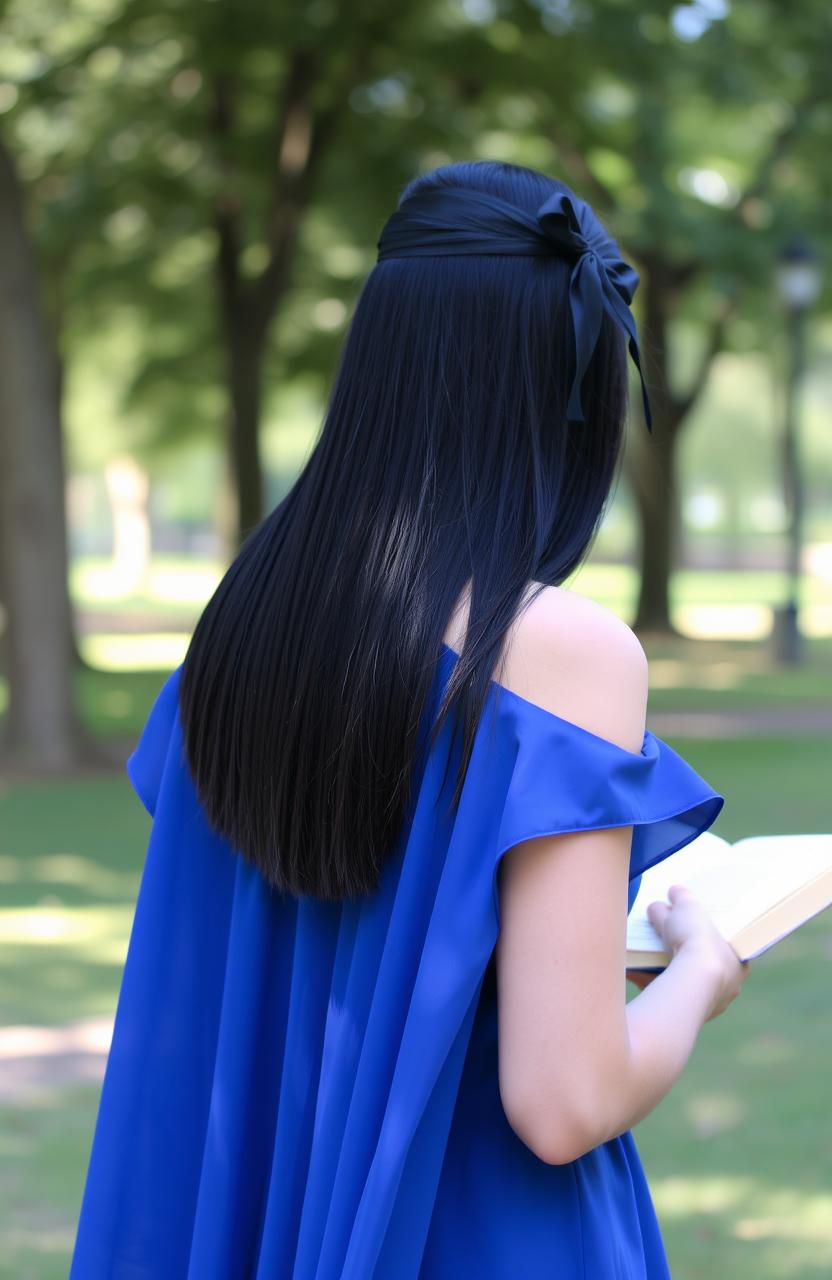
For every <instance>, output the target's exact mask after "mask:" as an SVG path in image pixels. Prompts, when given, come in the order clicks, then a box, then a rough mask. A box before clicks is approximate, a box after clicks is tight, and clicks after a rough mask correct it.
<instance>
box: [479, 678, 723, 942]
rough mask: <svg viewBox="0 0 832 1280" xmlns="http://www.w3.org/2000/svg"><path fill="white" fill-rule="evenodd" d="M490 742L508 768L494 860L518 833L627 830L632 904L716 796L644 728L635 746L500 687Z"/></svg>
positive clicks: (709, 816)
mask: <svg viewBox="0 0 832 1280" xmlns="http://www.w3.org/2000/svg"><path fill="white" fill-rule="evenodd" d="M499 698H500V702H501V707H500V709H499V711H498V713H497V714H498V719H499V724H500V730H501V732H499V733H498V734H497V736H496V743H497V745H498V747H499V749H500V751H501V752H502V753H504V756H505V759H504V764H503V767H504V768H506V769H507V770H510V775H509V779H508V782H507V785H506V789H505V801H504V806H503V812H502V817H501V821H500V827H499V837H498V841H497V850H496V859H495V865H494V884H493V888H494V893H493V902H494V912H495V916H496V919H497V923H498V927H499V900H498V891H497V872H498V869H499V864H500V861H501V859H502V857H503V856H504V854H505V853H506V852H507V851H508V850H509V849H510V848H512V846H514V845H516V844H519V843H520V842H521V841H523V840H529V839H532V838H533V837H535V836H543V835H559V834H564V833H566V832H572V831H591V830H602V829H603V828H606V827H622V826H632V827H633V839H632V846H631V853H630V876H629V878H630V894H629V905H630V906H632V904H633V902H634V901H635V896H636V893H637V891H638V884H639V881H640V877H641V874H642V872H644V871H646V870H647V868H648V867H652V866H653V865H654V864H655V863H657V862H661V861H662V859H663V858H667V857H669V856H670V854H672V853H675V852H676V850H677V849H681V848H682V847H683V846H684V845H686V844H689V843H690V841H691V840H693V839H695V837H696V836H698V835H699V834H700V833H701V832H703V831H705V830H706V829H707V828H708V827H710V826H711V825H712V824H713V822H714V821H715V820H716V818H717V816H718V814H719V813H720V811H721V809H722V807H723V805H724V803H725V798H724V796H723V795H721V794H720V793H719V792H718V791H716V790H715V789H714V787H713V786H712V785H711V784H710V783H709V782H708V781H707V780H706V779H705V778H703V777H702V776H701V775H700V774H699V773H697V771H696V770H695V769H694V768H693V767H692V765H690V764H689V763H688V762H687V760H685V759H684V758H683V757H682V756H680V755H679V754H678V752H676V751H674V750H673V748H672V747H671V746H669V745H668V743H666V742H664V741H663V740H662V739H661V738H659V737H657V736H656V735H655V734H654V733H652V732H651V731H650V730H649V729H648V730H646V731H645V733H644V738H643V742H642V747H641V750H640V751H639V752H634V751H627V750H625V749H624V748H622V747H619V746H618V745H617V744H616V743H614V742H610V741H609V740H608V739H606V738H603V737H600V736H599V735H597V734H594V733H591V732H590V731H589V730H588V729H584V728H583V727H581V726H580V725H577V724H574V723H573V722H572V721H570V720H565V719H562V718H561V717H560V716H556V715H554V714H552V713H551V712H549V711H547V710H545V709H544V708H542V707H538V706H536V705H535V704H534V703H531V702H527V701H526V700H525V699H524V698H521V697H519V696H518V695H517V694H514V693H513V692H512V691H511V690H508V689H503V688H500V690H499Z"/></svg>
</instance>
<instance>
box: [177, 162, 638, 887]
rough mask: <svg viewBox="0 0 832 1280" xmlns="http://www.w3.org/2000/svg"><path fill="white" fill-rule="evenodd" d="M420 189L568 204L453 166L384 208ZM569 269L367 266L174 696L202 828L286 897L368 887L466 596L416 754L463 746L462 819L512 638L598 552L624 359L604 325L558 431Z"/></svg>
mask: <svg viewBox="0 0 832 1280" xmlns="http://www.w3.org/2000/svg"><path fill="white" fill-rule="evenodd" d="M435 185H436V186H438V185H448V186H460V187H465V188H471V189H473V190H477V191H483V192H487V193H490V194H493V195H497V196H500V197H501V198H502V199H504V200H507V201H510V202H512V203H514V204H515V205H516V206H518V207H520V208H522V209H523V210H525V211H527V212H531V213H534V211H535V210H536V209H537V208H538V207H539V206H540V205H541V203H542V202H543V201H544V200H545V199H546V198H547V197H548V196H549V195H551V194H552V193H554V192H557V191H568V190H569V188H568V187H566V186H565V184H563V183H561V182H558V181H557V180H555V179H553V178H550V177H547V176H546V175H544V174H542V173H538V172H536V171H535V170H531V169H527V168H523V167H520V166H517V165H511V164H504V163H498V162H491V161H479V162H465V163H458V164H448V165H443V166H441V167H440V168H437V169H434V170H432V171H431V172H429V173H425V174H422V175H420V176H419V177H417V178H415V179H414V180H413V181H412V182H410V183H409V184H408V185H407V186H406V187H405V188H404V191H403V192H402V193H401V196H400V200H399V203H401V202H402V201H403V200H405V199H406V198H407V197H408V195H410V194H411V193H413V192H415V191H418V190H423V189H425V188H429V187H432V186H435ZM570 269H571V264H570V262H569V261H568V260H567V259H566V258H565V257H563V256H560V255H554V254H553V255H552V256H546V257H518V256H505V257H504V256H502V255H496V256H467V257H453V256H449V257H411V258H407V259H399V258H387V259H385V260H383V261H381V262H378V263H376V265H375V266H374V267H373V269H372V270H371V271H370V273H369V275H368V277H367V279H366V281H365V282H364V285H363V288H362V290H361V293H360V296H359V298H358V301H357V304H356V306H355V310H354V314H353V316H352V319H351V323H350V325H349V329H348V332H347V335H346V338H345V341H344V344H343V348H342V351H341V355H340V359H339V364H338V368H337V371H336V376H335V380H334V384H333V387H332V392H331V396H330V399H329V403H328V407H327V410H326V414H325V418H324V422H323V427H322V430H321V433H320V436H319V438H318V440H317V442H316V445H315V448H314V450H313V452H312V454H311V456H310V458H309V461H308V462H307V464H306V465H305V467H304V468H303V470H302V471H301V473H300V475H299V476H298V478H297V480H296V481H295V483H294V485H293V487H292V488H291V490H290V491H289V493H288V494H287V496H286V497H285V499H284V500H283V501H282V502H281V503H280V504H279V505H278V506H277V507H276V508H275V510H274V511H273V512H272V513H271V514H270V515H269V516H267V517H266V519H264V520H263V521H262V522H261V523H260V524H259V525H258V526H257V528H256V529H254V530H253V532H252V533H251V534H250V535H249V537H248V538H247V540H246V541H245V543H244V545H243V546H242V549H241V550H240V552H239V554H238V555H237V557H236V559H235V560H234V562H233V563H232V565H231V566H230V568H229V569H228V571H227V573H226V574H225V576H224V577H223V579H222V581H221V582H220V584H219V586H218V587H217V590H216V592H215V593H214V595H213V597H212V598H211V600H210V601H209V603H208V605H207V606H206V608H205V610H204V612H203V614H202V616H201V618H200V619H199V622H198V624H197V626H196V629H195V631H194V634H193V638H192V640H191V643H190V647H189V649H188V653H187V656H186V658H185V662H184V668H183V672H182V679H181V685H180V712H181V717H182V724H183V730H184V740H185V751H186V757H187V760H188V763H189V767H190V770H191V773H192V776H193V779H194V784H195V787H196V790H197V794H198V797H199V799H200V801H201V803H202V805H203V807H204V809H205V813H206V816H207V818H208V821H209V822H210V823H211V825H212V826H213V828H214V829H215V830H217V831H218V832H220V833H221V834H222V835H224V836H225V837H227V839H228V840H229V841H230V842H231V843H232V845H233V846H234V847H235V848H236V850H237V851H238V852H239V853H240V854H241V855H242V856H244V857H246V858H248V859H250V860H252V861H253V862H254V863H255V864H256V865H257V866H258V867H259V869H260V871H261V872H262V874H263V876H264V877H265V878H266V880H267V881H268V882H269V883H270V884H271V885H272V886H274V888H276V889H277V890H279V891H282V892H290V893H293V894H298V895H302V894H310V895H314V896H316V897H319V898H325V899H342V898H345V897H353V896H356V895H360V894H365V893H369V892H372V891H373V890H374V889H375V888H377V886H378V880H379V876H380V873H381V870H382V867H383V864H384V862H385V860H386V858H387V857H388V856H389V855H390V854H391V853H392V852H393V849H394V846H395V844H396V840H397V837H398V835H399V834H400V831H401V828H402V825H403V822H404V820H405V817H406V814H407V811H408V806H409V803H410V797H411V772H412V768H413V765H414V760H415V755H416V750H417V746H418V740H419V727H420V723H421V719H422V716H423V713H424V710H425V707H426V705H427V700H428V695H429V693H430V691H431V686H432V682H433V680H434V678H435V672H436V664H437V661H438V659H439V654H440V651H441V646H442V642H443V638H444V635H445V631H446V628H447V625H448V622H449V619H450V617H451V614H452V612H453V609H454V606H455V604H456V603H457V601H458V600H459V598H460V595H461V592H462V591H463V588H464V587H465V586H466V584H470V595H469V619H468V626H467V633H466V636H465V641H464V644H463V645H462V646H461V650H460V655H459V658H458V659H457V660H456V661H455V662H454V664H453V668H452V671H451V675H450V678H449V680H448V684H447V688H446V693H445V697H444V698H443V700H442V702H441V705H440V707H439V709H438V715H437V717H436V719H435V722H434V724H433V726H432V734H431V742H433V741H435V739H436V735H437V734H438V732H439V730H440V728H441V725H442V723H443V722H444V720H445V718H446V717H447V716H448V715H453V717H454V720H453V721H452V723H453V725H454V732H455V733H456V732H457V731H459V729H460V728H461V733H462V750H461V754H460V758H459V767H458V771H457V775H456V780H455V788H454V793H453V800H452V804H453V806H454V807H455V806H456V805H457V804H458V802H459V796H460V792H461V788H462V784H463V781H464V776H465V770H466V767H467V764H468V760H469V757H470V751H471V747H472V745H473V740H474V736H475V733H476V728H477V724H478V722H479V719H480V716H481V713H482V710H483V705H484V702H485V699H486V697H487V695H488V692H489V688H490V685H491V682H492V678H493V673H494V670H495V666H496V664H497V662H498V659H499V658H500V655H501V651H502V648H503V643H504V638H505V636H506V633H507V631H508V629H509V627H510V626H511V625H512V623H513V622H514V620H515V619H516V617H517V616H518V614H519V612H521V608H525V607H527V606H528V604H529V603H531V600H532V599H534V598H535V596H536V595H537V594H538V592H539V591H541V590H543V588H544V587H545V586H547V585H558V584H559V583H561V582H562V581H563V580H564V579H566V578H567V577H569V575H570V574H572V573H573V571H574V570H575V569H576V568H577V567H578V566H579V564H580V563H581V562H582V560H583V559H584V557H585V556H586V554H587V552H588V551H589V549H590V547H591V545H592V542H593V541H594V538H595V535H596V533H597V530H598V528H599V526H600V523H601V519H602V517H603V514H604V511H605V509H606V505H607V502H608V499H609V496H610V494H611V492H612V491H613V487H614V482H616V481H617V477H618V471H619V464H620V459H621V452H622V442H623V429H624V422H625V418H626V413H627V390H628V384H627V366H626V346H625V341H624V338H623V336H622V333H621V331H620V330H619V329H618V328H617V327H616V326H615V325H614V324H613V322H612V321H611V320H610V319H609V317H608V316H607V315H606V314H605V315H604V318H603V327H602V331H601V336H600V339H599V341H598V344H597V346H596V348H595V353H594V356H593V358H592V361H591V363H590V365H589V368H588V370H587V373H586V376H585V378H584V380H583V384H582V399H583V404H584V409H585V413H586V421H585V422H581V423H569V422H567V417H566V402H567V395H568V389H569V385H570V380H571V366H572V361H573V356H572V351H573V344H574V338H573V332H572V327H571V319H570V314H569V306H568V287H569V275H570ZM530 586H531V587H532V588H533V590H532V592H531V595H529V594H528V588H529V587H530Z"/></svg>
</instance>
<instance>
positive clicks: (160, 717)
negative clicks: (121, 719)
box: [126, 668, 181, 817]
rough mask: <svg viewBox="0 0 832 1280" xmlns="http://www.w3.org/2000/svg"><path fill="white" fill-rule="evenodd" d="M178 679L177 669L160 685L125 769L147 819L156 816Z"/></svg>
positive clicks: (178, 670) (172, 722)
mask: <svg viewBox="0 0 832 1280" xmlns="http://www.w3.org/2000/svg"><path fill="white" fill-rule="evenodd" d="M180 676H181V668H178V669H177V670H176V671H174V672H173V674H172V675H171V676H170V677H169V678H168V679H167V680H166V681H165V683H164V684H163V686H162V688H161V690H160V692H159V694H158V696H157V698H156V701H155V702H154V704H153V707H152V708H151V711H150V715H149V716H148V718H147V720H146V722H145V725H144V728H143V729H142V732H141V736H140V738H139V741H138V743H137V744H136V748H135V750H134V751H133V753H132V755H131V756H130V757H129V759H128V761H127V765H126V768H127V776H128V777H129V779H130V781H131V783H132V784H133V790H134V791H135V792H136V795H137V796H138V797H139V799H140V800H141V802H142V804H143V805H144V807H145V809H147V812H148V813H149V814H150V816H151V817H154V816H155V813H156V805H157V802H158V799H159V791H160V789H161V786H162V777H163V775H164V771H165V767H166V764H167V759H168V752H169V748H170V744H171V742H172V738H173V728H174V724H175V722H176V712H177V700H178V697H179V680H180Z"/></svg>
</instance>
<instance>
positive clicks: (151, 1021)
mask: <svg viewBox="0 0 832 1280" xmlns="http://www.w3.org/2000/svg"><path fill="white" fill-rule="evenodd" d="M456 659H457V655H456V654H455V652H454V651H453V650H451V649H449V648H447V646H443V648H442V651H441V655H440V658H439V662H438V666H437V672H436V678H435V681H434V685H433V689H432V692H431V702H430V706H429V707H428V709H427V711H426V715H425V717H424V719H423V725H422V730H421V738H420V748H419V752H418V755H417V761H416V764H415V766H414V768H415V776H414V787H413V799H412V803H411V808H410V812H409V814H408V816H407V820H406V823H405V826H404V828H403V831H402V834H401V837H400V840H399V841H398V843H397V846H396V849H395V850H394V853H393V855H392V856H391V858H390V860H389V861H388V863H387V864H386V866H385V870H384V874H383V877H382V882H381V885H380V887H379V889H378V891H377V892H376V893H374V894H373V895H372V896H367V897H365V898H363V899H357V900H354V901H351V902H344V903H326V902H320V901H317V900H315V899H312V898H309V897H301V898H295V897H293V896H291V895H280V894H278V893H276V892H274V891H273V890H270V889H269V888H268V886H267V885H266V884H265V882H264V881H263V879H262V877H261V875H260V873H259V872H258V871H257V870H256V869H255V868H254V867H252V866H251V865H250V864H249V863H247V862H245V861H244V860H243V859H242V858H241V857H240V856H239V855H238V854H236V853H235V851H234V850H233V849H232V848H231V847H230V846H229V845H228V844H227V843H226V842H225V841H224V840H223V839H221V838H220V837H218V836H217V835H215V834H214V833H212V832H211V830H210V829H209V828H208V826H207V823H206V821H205V818H204V814H203V811H202V809H201V806H200V804H199V802H198V800H197V798H196V795H195V792H194V789H193V786H192V783H191V779H190V775H189V772H188V769H187V767H186V764H185V762H184V758H183V750H182V731H181V726H180V722H179V717H178V711H177V691H178V683H179V672H175V673H174V674H173V675H172V676H171V677H170V678H169V679H168V681H167V682H166V684H165V685H164V687H163V688H162V691H161V693H160V694H159V697H158V699H157V701H156V704H155V706H154V707H153V710H152V712H151V714H150V716H149V718H148V721H147V724H146V726H145V728H144V731H143V733H142V735H141V738H140V741H139V743H138V746H137V748H136V750H135V752H134V754H133V755H132V756H131V758H130V761H129V762H128V772H129V775H130V778H131V780H132V782H133V785H134V787H135V789H136V791H137V793H138V795H139V796H140V798H141V800H142V801H143V803H144V805H145V806H146V808H147V810H148V812H149V813H150V814H151V815H152V817H153V823H152V828H151V833H150V841H149V845H148V850H147V856H146V860H145V865H144V869H143V873H142V880H141V886H140V890H139V896H138V901H137V905H136V911H135V917H134V921H133V926H132V930H131V935H130V941H129V947H128V952H127V958H126V962H125V967H124V972H123V977H122V984H121V991H120V995H119V1000H118V1006H117V1011H116V1019H115V1026H114V1033H113V1041H112V1045H111V1049H110V1053H109V1057H108V1061H107V1068H106V1073H105V1078H104V1083H103V1089H102V1093H101V1100H100V1106H99V1112H98V1119H97V1123H96V1128H95V1134H94V1138H93V1145H92V1151H91V1155H90V1161H89V1167H88V1170H87V1177H86V1186H85V1190H84V1197H83V1202H82V1207H81V1214H80V1220H79V1225H78V1232H77V1238H76V1243H75V1250H74V1255H73V1261H72V1269H71V1273H70V1280H104V1277H106V1278H107V1280H150V1278H151V1277H152V1278H153V1280H168V1277H170V1280H174V1278H187V1280H237V1278H239V1280H244V1278H245V1280H281V1278H283V1277H286V1278H289V1277H291V1280H313V1278H314V1280H388V1278H389V1280H408V1278H411V1277H412V1278H415V1277H423V1278H424V1280H440V1278H441V1280H444V1278H445V1277H447V1278H448V1280H450V1278H451V1277H453V1278H454V1280H460V1277H464V1276H472V1277H473V1276H476V1277H477V1280H508V1278H509V1277H515V1276H523V1277H524V1278H525V1280H542V1277H544V1276H545V1277H552V1276H557V1277H558V1280H579V1277H580V1278H581V1280H584V1277H593V1278H594V1277H598V1278H600V1277H603V1278H604V1280H665V1278H666V1277H667V1276H669V1271H668V1268H667V1262H666V1259H665V1253H664V1249H663V1245H662V1240H661V1236H660V1232H659V1228H658V1224H657V1221H656V1217H655V1214H654V1211H653V1205H652V1202H651V1198H650V1194H649V1190H648V1187H647V1185H646V1182H645V1178H644V1175H643V1171H642V1167H641V1163H640V1160H639V1156H638V1152H637V1150H636V1147H635V1143H634V1140H633V1137H632V1134H631V1133H630V1132H629V1131H628V1132H627V1133H624V1134H622V1135H620V1136H619V1137H617V1138H615V1139H613V1140H612V1141H610V1142H606V1143H604V1144H603V1145H602V1146H599V1147H597V1148H595V1149H594V1150H593V1151H590V1152H589V1153H587V1154H586V1155H585V1156H582V1157H581V1158H580V1159H579V1160H576V1161H574V1162H573V1163H571V1164H567V1165H548V1164H546V1163H544V1162H543V1161H541V1160H540V1159H538V1158H537V1157H536V1156H535V1155H533V1154H532V1153H531V1152H530V1151H529V1149H528V1148H527V1147H526V1146H524V1144H523V1143H522V1142H521V1141H520V1139H519V1138H518V1137H517V1136H516V1134H515V1133H514V1131H513V1130H512V1129H511V1128H510V1126H509V1125H508V1122H507V1120H506V1118H505V1115H504V1113H503V1110H502V1107H501V1105H500V1098H499V1089H498V1083H497V1040H496V1033H497V1021H496V1000H495V984H494V968H493V950H494V944H495V942H496V938H497V934H498V930H499V927H500V920H499V899H498V892H497V887H498V886H497V871H498V867H499V864H500V859H501V858H502V857H503V855H504V854H505V852H506V851H507V850H508V849H510V848H511V847H512V846H513V845H515V844H516V843H518V842H519V841H521V840H525V839H528V838H530V837H532V836H537V835H542V834H546V833H555V832H564V831H576V830H587V829H591V828H594V829H597V828H601V827H614V826H623V825H628V826H629V825H632V827H633V839H632V850H631V865H630V886H629V900H628V910H629V907H631V906H632V903H633V900H634V898H635V894H636V892H637V889H638V883H639V877H640V875H641V873H642V872H643V871H644V870H645V869H646V868H647V867H648V866H650V865H652V864H653V863H655V862H657V861H659V860H660V859H662V858H664V857H667V855H668V854H670V853H672V852H673V851H674V850H676V849H678V848H680V847H681V846H682V845H684V844H686V843H687V842H689V841H690V840H692V839H693V838H694V837H695V836H696V835H697V834H698V833H699V832H701V831H703V830H705V829H706V828H707V827H708V826H710V825H711V823H713V821H714V819H715V818H716V817H717V815H718V813H719V812H720V810H721V808H722V806H723V803H724V799H723V797H722V796H721V795H719V794H718V793H717V792H716V791H714V789H713V788H712V787H711V786H710V785H709V784H708V783H707V782H706V781H705V780H704V779H703V778H702V777H700V776H699V774H697V773H696V772H695V771H694V770H693V768H692V767H691V766H690V765H689V764H688V763H687V762H686V761H685V760H684V759H683V758H682V757H680V756H679V755H678V754H676V752H674V751H673V750H672V749H671V748H670V747H669V746H668V745H667V744H666V743H664V742H663V741H662V740H661V739H659V738H657V737H655V736H654V735H653V734H652V733H651V732H650V731H649V730H648V731H646V732H645V734H644V741H643V745H642V748H641V751H640V752H631V751H626V750H624V749H622V748H620V747H618V746H616V745H615V744H613V743H611V742H608V741H607V740H606V739H604V738H601V737H598V736H597V735H595V734H593V733H591V732H589V731H588V730H586V729H583V728H581V727H579V726H577V725H575V724H573V723H572V722H571V721H568V720H565V719H561V718H560V717H558V716H556V715H553V714H551V713H550V712H548V711H545V710H544V709H542V708H541V707H538V706H536V705H535V704H533V703H531V702H528V701H526V700H525V699H523V698H521V697H520V696H519V695H517V694H515V693H513V692H512V691H510V690H508V689H505V688H503V687H502V686H500V685H496V684H494V685H492V687H491V689H490V692H489V698H488V701H487V705H486V710H485V713H484V715H483V718H482V721H481V723H480V725H479V728H478V732H477V737H476V741H475V744H474V750H473V755H472V758H471V762H470V765H469V768H468V772H467V775H466V780H465V786H464V790H463V793H462V799H461V803H460V806H459V809H458V811H457V812H456V813H455V814H453V815H451V814H449V813H448V812H447V810H448V803H447V802H448V800H449V798H450V795H451V794H452V789H453V779H454V772H455V765H456V761H457V758H458V755H457V753H458V750H459V744H458V741H457V740H455V741H454V742H453V743H452V742H451V740H450V739H451V728H450V725H449V724H447V723H446V726H445V727H444V728H443V734H442V736H440V738H439V740H438V742H437V743H436V744H435V746H434V748H433V749H432V750H431V751H428V750H427V747H426V739H427V729H428V725H429V724H430V723H432V721H433V717H434V715H435V712H436V709H437V707H438V704H439V699H440V697H441V693H442V690H443V688H444V685H445V682H446V681H447V678H448V676H449V674H450V671H451V669H452V666H453V664H454V662H455V661H456ZM457 738H458V735H457ZM449 750H450V752H451V767H450V768H449V769H448V771H447V777H444V776H443V775H444V774H445V763H446V755H447V752H448V751H449Z"/></svg>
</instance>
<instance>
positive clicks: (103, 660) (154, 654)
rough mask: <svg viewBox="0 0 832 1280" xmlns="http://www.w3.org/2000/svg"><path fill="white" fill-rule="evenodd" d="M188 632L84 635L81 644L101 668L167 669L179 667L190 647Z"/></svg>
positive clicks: (85, 654)
mask: <svg viewBox="0 0 832 1280" xmlns="http://www.w3.org/2000/svg"><path fill="white" fill-rule="evenodd" d="M189 641H190V635H189V634H188V633H187V632H177V631H171V632H159V633H158V634H153V633H152V632H151V633H144V632H142V633H138V634H135V635H110V634H103V635H91V636H83V637H81V638H80V639H79V641H78V647H79V648H80V650H81V655H82V657H83V658H84V661H85V662H88V663H89V665H90V666H92V667H97V668H98V669H99V671H166V670H170V669H171V668H172V667H178V666H179V664H180V662H182V660H183V659H184V657H185V654H186V652H187V649H188V643H189Z"/></svg>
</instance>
